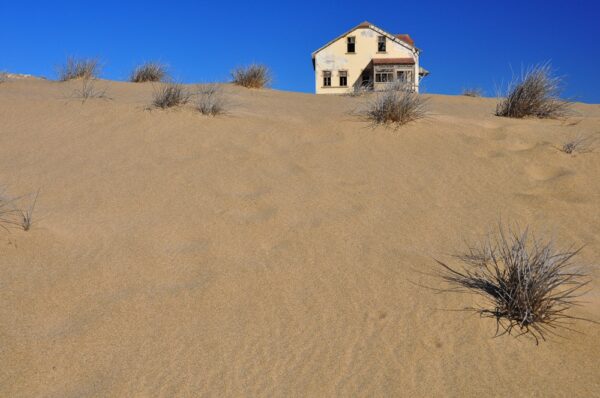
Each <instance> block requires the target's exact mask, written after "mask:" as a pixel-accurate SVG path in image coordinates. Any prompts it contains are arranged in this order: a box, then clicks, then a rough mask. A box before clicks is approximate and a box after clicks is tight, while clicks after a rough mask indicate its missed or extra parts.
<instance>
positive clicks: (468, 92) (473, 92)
mask: <svg viewBox="0 0 600 398" xmlns="http://www.w3.org/2000/svg"><path fill="white" fill-rule="evenodd" d="M462 95H464V96H465V97H483V90H482V89H480V88H477V87H476V88H465V89H464V90H463V91H462Z"/></svg>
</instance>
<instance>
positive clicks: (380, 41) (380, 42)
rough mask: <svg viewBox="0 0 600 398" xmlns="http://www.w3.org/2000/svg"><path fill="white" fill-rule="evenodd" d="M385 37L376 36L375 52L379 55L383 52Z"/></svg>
mask: <svg viewBox="0 0 600 398" xmlns="http://www.w3.org/2000/svg"><path fill="white" fill-rule="evenodd" d="M385 39H386V38H385V36H377V51H378V52H380V53H384V52H385Z"/></svg>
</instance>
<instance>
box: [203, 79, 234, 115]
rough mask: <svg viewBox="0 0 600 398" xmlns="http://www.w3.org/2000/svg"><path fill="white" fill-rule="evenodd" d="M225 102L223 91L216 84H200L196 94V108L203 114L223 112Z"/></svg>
mask: <svg viewBox="0 0 600 398" xmlns="http://www.w3.org/2000/svg"><path fill="white" fill-rule="evenodd" d="M226 105H227V104H226V102H225V99H224V98H223V91H222V89H221V88H220V87H219V86H218V85H217V84H206V85H202V86H200V88H199V90H198V94H197V100H196V109H198V111H200V113H202V114H203V115H208V116H217V115H220V114H223V113H225V108H226Z"/></svg>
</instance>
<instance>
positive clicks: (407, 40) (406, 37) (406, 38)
mask: <svg viewBox="0 0 600 398" xmlns="http://www.w3.org/2000/svg"><path fill="white" fill-rule="evenodd" d="M394 36H396V38H398V39H400V40H402V41H403V42H405V43H407V44H410V45H411V46H413V47H414V46H415V41H414V40H413V39H412V38H411V37H410V35H407V34H403V35H394Z"/></svg>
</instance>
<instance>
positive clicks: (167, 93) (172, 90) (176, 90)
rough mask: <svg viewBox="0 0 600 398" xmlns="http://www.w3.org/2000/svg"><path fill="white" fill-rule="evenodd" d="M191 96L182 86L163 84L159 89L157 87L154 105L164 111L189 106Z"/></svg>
mask: <svg viewBox="0 0 600 398" xmlns="http://www.w3.org/2000/svg"><path fill="white" fill-rule="evenodd" d="M191 96H192V95H191V94H190V93H189V92H188V90H187V89H186V88H185V87H184V86H183V85H182V84H179V83H163V84H161V85H160V86H158V88H156V87H155V89H154V93H153V97H152V105H154V106H155V107H157V108H162V109H166V108H172V107H176V106H180V105H185V104H187V103H188V102H189V101H190V98H191Z"/></svg>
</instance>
